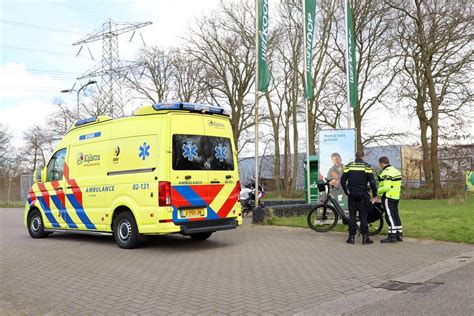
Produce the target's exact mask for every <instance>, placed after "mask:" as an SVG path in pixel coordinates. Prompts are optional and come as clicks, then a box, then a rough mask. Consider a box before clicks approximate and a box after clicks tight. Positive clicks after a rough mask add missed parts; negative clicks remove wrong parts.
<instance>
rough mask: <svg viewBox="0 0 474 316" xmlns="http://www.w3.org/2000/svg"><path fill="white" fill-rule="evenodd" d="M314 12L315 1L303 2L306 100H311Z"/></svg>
mask: <svg viewBox="0 0 474 316" xmlns="http://www.w3.org/2000/svg"><path fill="white" fill-rule="evenodd" d="M315 11H316V0H305V1H304V12H305V17H304V30H303V32H304V34H303V36H304V40H305V50H306V51H305V61H306V62H305V65H306V69H305V72H306V73H305V85H304V96H305V98H306V99H307V100H311V99H312V98H313V37H314V15H315Z"/></svg>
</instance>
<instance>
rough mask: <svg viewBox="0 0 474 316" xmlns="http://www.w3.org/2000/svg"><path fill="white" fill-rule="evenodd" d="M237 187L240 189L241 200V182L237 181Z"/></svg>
mask: <svg viewBox="0 0 474 316" xmlns="http://www.w3.org/2000/svg"><path fill="white" fill-rule="evenodd" d="M237 187H238V188H239V199H240V190H241V187H240V181H237Z"/></svg>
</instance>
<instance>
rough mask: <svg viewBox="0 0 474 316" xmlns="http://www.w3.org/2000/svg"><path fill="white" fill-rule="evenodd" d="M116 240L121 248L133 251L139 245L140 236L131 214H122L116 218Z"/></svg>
mask: <svg viewBox="0 0 474 316" xmlns="http://www.w3.org/2000/svg"><path fill="white" fill-rule="evenodd" d="M114 238H115V242H116V243H117V245H118V246H119V247H120V248H125V249H132V248H135V247H137V246H138V245H139V242H140V235H139V233H138V227H137V223H136V221H135V218H134V217H133V214H132V213H131V212H123V213H120V214H118V215H117V217H116V218H115V221H114Z"/></svg>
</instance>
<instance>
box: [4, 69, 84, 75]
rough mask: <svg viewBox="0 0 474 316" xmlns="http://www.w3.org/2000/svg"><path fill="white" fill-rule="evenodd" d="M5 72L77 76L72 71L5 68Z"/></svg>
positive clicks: (76, 73)
mask: <svg viewBox="0 0 474 316" xmlns="http://www.w3.org/2000/svg"><path fill="white" fill-rule="evenodd" d="M5 71H7V72H10V71H18V72H20V71H21V72H23V71H24V72H37V73H46V74H49V73H57V74H72V75H78V74H79V73H78V72H72V71H60V70H49V69H36V68H5Z"/></svg>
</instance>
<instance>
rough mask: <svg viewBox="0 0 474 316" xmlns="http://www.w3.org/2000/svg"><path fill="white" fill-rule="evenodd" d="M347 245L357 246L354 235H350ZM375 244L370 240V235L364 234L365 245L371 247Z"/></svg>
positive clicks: (363, 241)
mask: <svg viewBox="0 0 474 316" xmlns="http://www.w3.org/2000/svg"><path fill="white" fill-rule="evenodd" d="M346 243H348V244H351V245H353V244H355V236H354V235H349V238H347V240H346ZM373 243H374V242H373V241H372V240H370V238H369V235H368V234H363V235H362V244H363V245H370V244H373Z"/></svg>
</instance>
